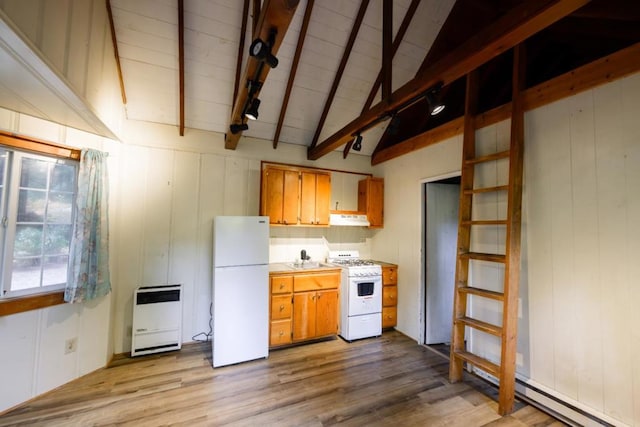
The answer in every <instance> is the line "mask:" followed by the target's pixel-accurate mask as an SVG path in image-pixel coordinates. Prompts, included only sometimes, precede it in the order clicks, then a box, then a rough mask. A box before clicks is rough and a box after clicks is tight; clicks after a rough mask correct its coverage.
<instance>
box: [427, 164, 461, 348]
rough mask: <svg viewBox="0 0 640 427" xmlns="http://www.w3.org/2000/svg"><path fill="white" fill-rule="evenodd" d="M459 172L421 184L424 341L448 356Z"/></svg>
mask: <svg viewBox="0 0 640 427" xmlns="http://www.w3.org/2000/svg"><path fill="white" fill-rule="evenodd" d="M459 204H460V175H459V174H458V175H456V176H449V177H446V178H442V179H436V180H434V181H430V182H426V183H424V184H423V209H422V211H423V230H424V232H423V233H424V234H423V248H424V250H423V262H422V265H423V267H424V271H423V277H424V290H423V295H424V303H423V307H424V312H423V316H422V318H423V319H424V325H422V329H423V330H424V337H423V339H424V344H425V345H426V346H428V347H429V348H430V349H431V350H435V351H437V352H438V353H442V354H443V355H446V356H447V357H448V356H449V344H450V342H451V327H452V321H453V295H454V284H455V274H456V247H457V242H458V207H459Z"/></svg>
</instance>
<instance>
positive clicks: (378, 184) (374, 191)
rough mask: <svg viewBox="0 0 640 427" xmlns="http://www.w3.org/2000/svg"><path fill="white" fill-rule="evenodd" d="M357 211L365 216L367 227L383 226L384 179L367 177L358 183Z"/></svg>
mask: <svg viewBox="0 0 640 427" xmlns="http://www.w3.org/2000/svg"><path fill="white" fill-rule="evenodd" d="M358 211H360V212H364V213H366V214H367V219H368V220H369V227H371V228H382V227H383V225H384V179H383V178H374V177H368V178H366V179H363V180H361V181H359V182H358Z"/></svg>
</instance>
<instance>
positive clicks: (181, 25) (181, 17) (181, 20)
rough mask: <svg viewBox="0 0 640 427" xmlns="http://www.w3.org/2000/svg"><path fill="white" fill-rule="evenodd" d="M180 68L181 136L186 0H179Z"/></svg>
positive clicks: (181, 128) (182, 128)
mask: <svg viewBox="0 0 640 427" xmlns="http://www.w3.org/2000/svg"><path fill="white" fill-rule="evenodd" d="M178 68H179V72H178V74H179V75H180V77H179V78H180V136H184V0H178Z"/></svg>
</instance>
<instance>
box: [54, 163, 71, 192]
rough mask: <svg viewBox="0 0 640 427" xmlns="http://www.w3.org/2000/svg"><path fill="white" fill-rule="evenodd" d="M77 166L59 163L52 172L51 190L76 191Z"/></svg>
mask: <svg viewBox="0 0 640 427" xmlns="http://www.w3.org/2000/svg"><path fill="white" fill-rule="evenodd" d="M75 183H76V168H75V166H72V165H65V164H63V163H57V164H55V165H54V166H53V171H52V172H51V190H53V191H68V192H74V191H75V186H76V185H75Z"/></svg>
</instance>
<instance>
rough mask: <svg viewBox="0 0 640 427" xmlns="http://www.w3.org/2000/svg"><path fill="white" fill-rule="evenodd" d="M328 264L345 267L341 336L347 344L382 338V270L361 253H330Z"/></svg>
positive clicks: (342, 290)
mask: <svg viewBox="0 0 640 427" xmlns="http://www.w3.org/2000/svg"><path fill="white" fill-rule="evenodd" d="M327 263H329V264H334V265H337V266H340V267H342V279H341V281H340V333H339V335H340V336H341V337H342V338H344V339H345V340H347V341H353V340H357V339H360V338H368V337H375V336H380V335H382V267H381V266H380V265H378V264H375V263H374V262H372V261H369V260H363V259H360V254H359V252H358V251H330V252H329V257H328V258H327Z"/></svg>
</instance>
